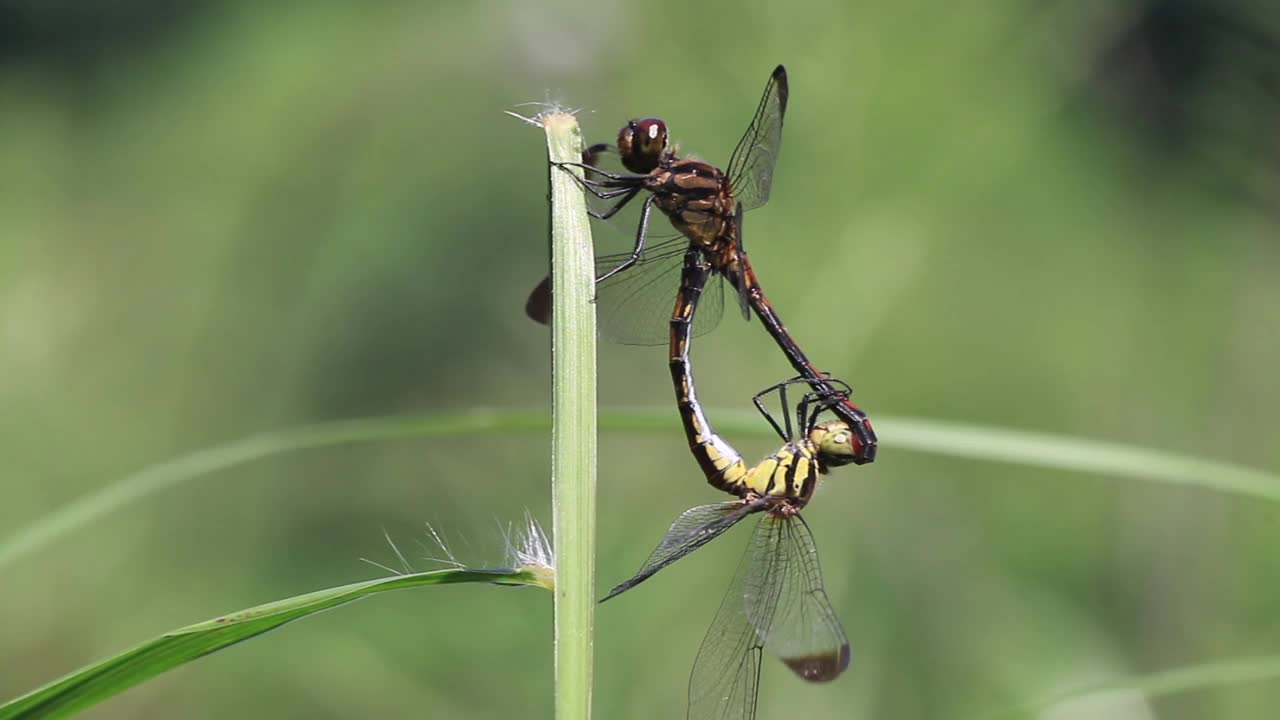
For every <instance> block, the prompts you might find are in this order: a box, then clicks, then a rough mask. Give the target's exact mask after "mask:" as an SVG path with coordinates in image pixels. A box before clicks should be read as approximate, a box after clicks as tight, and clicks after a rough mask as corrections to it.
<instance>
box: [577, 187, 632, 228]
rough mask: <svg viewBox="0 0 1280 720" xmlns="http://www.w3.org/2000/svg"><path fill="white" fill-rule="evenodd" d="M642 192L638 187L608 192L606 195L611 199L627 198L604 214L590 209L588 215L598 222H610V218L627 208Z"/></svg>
mask: <svg viewBox="0 0 1280 720" xmlns="http://www.w3.org/2000/svg"><path fill="white" fill-rule="evenodd" d="M640 190H641V188H638V187H637V188H624V189H621V190H611V191H609V192H607V193H604V195H608V196H609V198H615V197H617V196H619V195H623V196H625V197H623V198H622V199H621V200H619V201H618V202H616V203H614V204H613V207H610V208H609V209H608V210H605V211H604V212H598V211H596V210H592V209H590V208H588V209H587V214H588V215H590V216H591V217H593V218H595V219H597V220H608V219H609V218H611V217H613V216H614V215H617V214H618V211H619V210H621V209H622V208H624V207H626V206H627V203H629V202H631V201H632V200H634V199H635V197H636V195H637V194H639V192H640ZM606 199H608V198H606Z"/></svg>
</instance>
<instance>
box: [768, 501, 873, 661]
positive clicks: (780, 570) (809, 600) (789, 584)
mask: <svg viewBox="0 0 1280 720" xmlns="http://www.w3.org/2000/svg"><path fill="white" fill-rule="evenodd" d="M770 519H772V520H773V522H775V523H777V526H778V527H777V528H776V530H775V531H774V534H775V535H776V536H777V540H776V542H772V543H771V544H770V545H769V546H768V547H765V548H757V549H758V550H761V551H765V552H770V553H776V561H775V562H772V563H771V564H770V567H771V568H772V569H773V576H772V577H771V579H770V580H769V581H768V582H767V584H776V585H778V586H779V587H778V588H777V589H776V590H774V589H772V588H771V587H761V588H758V589H757V590H758V594H759V596H760V597H764V598H770V597H773V596H775V595H776V600H774V601H772V602H768V603H766V604H764V605H761V606H756V605H753V604H752V602H751V597H752V593H751V591H750V590H748V592H747V596H746V597H747V602H746V607H747V614H748V616H750V617H751V620H752V623H753V624H754V625H755V626H756V628H757V631H759V632H761V633H762V637H764V639H765V647H766V648H768V650H769V652H771V653H773V654H774V655H777V656H778V657H779V658H780V659H781V660H782V662H784V663H786V665H787V667H789V668H791V670H792V671H793V672H795V674H797V675H799V676H800V677H801V678H803V679H805V680H809V681H811V682H825V681H828V680H834V679H835V678H836V677H838V676H839V675H840V673H842V672H844V671H845V670H846V669H847V668H848V667H849V640H848V639H847V638H846V637H845V634H844V628H842V627H841V626H840V618H838V617H836V612H835V610H834V609H833V608H832V607H831V600H830V599H829V598H828V597H827V591H826V589H825V588H823V585H822V569H821V567H819V565H818V548H817V546H816V545H815V544H814V542H813V534H812V533H811V532H809V525H808V524H807V523H806V522H805V521H804V518H803V517H801V516H800V515H799V514H796V515H792V516H790V517H787V518H778V519H773V518H772V517H771V518H770ZM757 609H758V610H759V611H760V612H759V614H758V615H757V614H756V612H755V611H756V610H757ZM770 614H772V618H769V615H770Z"/></svg>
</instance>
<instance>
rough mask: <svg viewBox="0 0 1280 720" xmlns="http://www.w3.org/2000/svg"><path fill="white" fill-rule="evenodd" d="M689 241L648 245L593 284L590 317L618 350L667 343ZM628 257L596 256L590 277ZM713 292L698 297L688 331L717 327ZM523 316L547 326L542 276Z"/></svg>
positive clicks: (718, 302) (719, 311) (718, 307)
mask: <svg viewBox="0 0 1280 720" xmlns="http://www.w3.org/2000/svg"><path fill="white" fill-rule="evenodd" d="M688 246H689V241H688V240H687V239H686V238H684V237H683V236H676V237H672V238H669V239H665V240H662V241H659V242H655V243H653V244H651V245H650V246H649V247H648V248H647V249H646V250H645V252H644V254H643V255H641V256H640V260H639V261H637V262H636V263H635V264H634V265H632V266H631V267H629V268H627V269H625V270H622V271H621V272H618V273H617V274H615V275H612V276H610V277H609V278H608V279H606V280H605V281H604V282H601V283H599V284H598V285H596V313H597V316H598V319H599V324H600V332H601V334H602V335H604V336H605V337H606V338H608V339H609V340H611V341H613V342H617V343H621V344H623V345H665V344H666V343H667V341H668V339H669V336H670V333H669V329H670V321H671V311H672V308H673V307H674V303H675V297H676V288H677V287H679V284H680V266H681V261H682V258H683V257H684V253H685V250H686V249H687V248H688ZM630 258H631V253H630V252H625V253H616V254H610V255H600V256H598V257H596V260H595V264H596V276H597V277H598V276H600V275H603V274H605V273H606V272H608V271H610V270H613V269H615V268H617V267H618V266H619V265H621V264H622V263H624V262H626V261H627V260H629V259H630ZM723 306H724V301H723V298H721V297H720V296H719V292H718V288H717V289H716V291H713V292H706V293H704V295H703V302H702V304H701V305H700V306H699V312H698V314H697V315H696V316H695V317H694V327H693V332H694V334H695V335H702V334H704V333H707V332H710V331H711V330H713V329H714V328H715V327H716V325H718V324H719V322H720V317H721V316H722V315H723V312H724V309H723ZM525 314H527V315H528V316H529V317H530V318H532V319H533V320H535V321H537V322H539V323H542V324H543V325H547V324H549V323H550V322H551V278H550V277H545V278H543V279H542V282H540V283H539V284H538V286H537V287H535V288H534V289H533V292H532V293H530V294H529V299H528V301H527V302H526V303H525Z"/></svg>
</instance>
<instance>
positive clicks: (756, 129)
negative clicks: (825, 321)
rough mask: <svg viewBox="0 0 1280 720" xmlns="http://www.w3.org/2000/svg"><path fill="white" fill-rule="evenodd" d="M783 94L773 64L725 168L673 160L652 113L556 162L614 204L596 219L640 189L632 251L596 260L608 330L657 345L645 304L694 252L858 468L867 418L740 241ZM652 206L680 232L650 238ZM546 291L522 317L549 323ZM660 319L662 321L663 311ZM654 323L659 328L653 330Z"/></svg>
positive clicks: (712, 299)
mask: <svg viewBox="0 0 1280 720" xmlns="http://www.w3.org/2000/svg"><path fill="white" fill-rule="evenodd" d="M789 95H790V90H789V85H788V83H787V71H786V68H784V67H783V66H782V65H779V66H778V67H777V68H775V69H774V71H773V73H772V74H771V75H770V76H769V81H768V83H767V84H766V85H765V89H764V94H763V95H762V96H761V98H760V104H759V105H758V106H757V107H756V112H755V115H754V117H753V118H752V120H751V124H750V125H748V126H747V131H746V133H745V134H744V135H743V136H742V138H741V139H740V140H739V141H738V144H737V146H736V147H735V148H734V151H733V154H732V155H731V156H730V158H729V164H728V165H727V166H726V168H727V169H726V170H725V171H723V172H722V171H721V170H720V169H719V168H717V167H716V166H714V165H711V164H710V163H707V162H703V161H701V160H694V159H690V158H682V157H680V155H679V154H678V152H677V150H676V149H674V148H672V147H671V146H670V143H669V133H668V130H667V125H666V123H664V122H663V121H662V120H661V119H659V118H653V117H651V118H644V119H640V120H632V121H630V122H628V123H627V124H626V125H625V126H623V127H622V129H621V130H620V131H619V132H618V139H617V144H616V146H614V147H610V146H608V145H605V144H596V145H593V146H591V147H590V148H588V150H587V151H586V152H585V153H584V162H581V163H562V164H559V167H560V168H561V169H565V170H568V169H571V168H579V169H581V170H583V172H584V175H583V176H582V177H579V176H578V175H577V174H573V173H571V174H572V176H573V177H574V178H575V180H577V182H578V183H579V184H580V185H582V187H583V188H584V189H585V190H586V191H587V192H589V193H591V194H592V195H594V196H595V197H597V198H600V199H601V200H607V201H612V202H613V204H612V205H611V206H609V207H608V208H606V209H603V210H596V209H592V210H590V213H591V215H592V216H593V217H596V218H599V219H602V220H607V219H609V218H611V217H613V216H614V215H616V214H617V213H618V212H619V211H621V210H622V209H623V208H624V207H626V206H627V205H628V204H630V203H631V202H632V201H633V200H635V199H636V198H637V197H639V196H641V195H642V194H643V195H644V201H643V203H642V205H641V209H640V219H639V222H638V224H637V228H636V235H635V242H634V245H633V247H632V249H631V251H630V252H627V253H621V254H617V255H605V256H601V257H598V258H596V267H597V272H598V274H597V276H596V283H597V285H596V287H597V302H598V304H599V306H600V311H601V319H602V325H603V326H604V328H605V334H606V335H607V336H610V337H611V338H612V339H615V340H618V341H621V342H623V343H627V344H639V345H647V344H661V343H662V342H664V341H665V340H666V333H665V332H663V330H664V329H663V328H662V327H661V325H660V324H658V323H654V322H653V319H654V317H655V313H654V312H652V310H653V309H654V308H653V307H650V306H654V305H656V304H658V303H660V302H663V299H665V302H668V303H669V302H670V297H671V294H670V292H664V289H665V288H667V287H668V286H669V284H670V283H669V282H668V281H667V278H669V277H673V276H676V277H678V276H679V275H680V272H679V269H680V268H681V267H682V265H683V262H682V259H683V256H684V254H685V251H686V250H687V249H697V250H698V251H699V252H700V253H701V254H702V256H703V257H704V258H705V259H706V260H707V262H708V263H709V265H710V266H711V268H712V269H713V271H714V273H715V275H717V276H719V277H720V278H723V279H724V280H725V281H727V282H728V284H729V285H730V286H731V287H732V290H733V293H734V296H735V297H736V298H737V304H738V306H739V308H740V309H741V311H742V314H743V317H744V318H746V319H748V320H749V319H750V316H751V313H752V312H754V313H755V315H756V316H757V317H758V318H759V319H760V322H761V324H763V325H764V326H765V329H766V330H767V331H768V332H769V334H770V335H771V336H772V337H773V339H774V342H776V343H777V345H778V346H779V347H780V348H781V349H782V351H783V353H784V354H785V355H786V357H787V360H788V361H789V362H790V363H791V365H792V367H793V368H795V371H796V372H797V373H799V374H800V375H801V376H803V377H805V378H807V379H808V380H809V382H810V384H811V386H812V387H813V389H814V391H815V392H816V393H818V394H819V395H821V396H824V397H828V398H833V399H836V400H837V402H836V403H835V404H834V405H832V407H831V410H832V412H833V413H834V414H835V415H836V416H837V417H838V418H840V419H841V420H843V421H844V422H845V423H846V424H848V426H849V429H850V432H851V433H852V443H853V446H854V449H855V453H854V455H855V457H854V460H853V462H855V463H857V464H859V465H861V464H864V463H869V462H872V461H873V460H875V456H876V447H877V440H876V434H875V430H874V429H873V428H872V426H871V421H870V420H869V419H868V418H867V415H866V413H864V412H863V411H862V410H861V409H860V408H859V407H858V406H857V405H855V404H853V402H851V401H850V400H849V396H848V393H844V392H840V391H838V390H837V389H836V388H834V387H833V386H832V385H831V384H830V383H828V382H827V379H826V375H825V374H824V373H822V372H821V371H819V370H818V369H817V367H816V366H815V365H814V364H813V363H812V362H811V361H810V360H809V358H808V356H806V355H805V353H804V352H803V351H802V350H801V349H800V346H799V345H798V344H797V343H796V341H795V339H794V338H793V337H792V336H791V333H790V331H788V330H787V328H786V325H784V324H783V322H782V320H781V318H780V317H779V316H778V313H777V311H776V310H774V308H773V305H772V303H770V301H769V299H768V297H767V296H766V295H765V293H764V290H763V289H762V288H761V286H760V281H759V279H758V277H757V276H756V273H755V270H754V268H753V267H752V266H751V263H750V261H749V260H748V259H747V252H746V250H745V248H744V247H743V242H742V221H743V215H744V213H746V212H747V211H748V210H752V209H755V208H758V207H760V206H762V205H764V204H765V203H767V202H768V200H769V195H770V192H771V190H772V187H773V172H774V167H775V165H776V163H777V159H778V152H779V149H780V148H781V144H782V124H783V118H784V117H785V115H786V109H787V100H788V97H789ZM607 151H616V152H617V154H618V156H619V158H620V159H621V162H622V165H623V167H624V168H625V169H626V170H627V171H628V172H626V173H613V172H608V171H606V170H603V169H601V168H600V167H598V166H597V165H596V164H595V163H596V162H597V159H598V158H599V157H600V155H601V154H602V153H604V152H607ZM654 208H657V209H658V210H659V211H660V212H662V214H664V215H666V217H667V219H668V220H669V221H670V222H671V225H672V226H673V227H674V228H675V229H676V230H677V231H678V233H679V234H678V235H677V236H675V237H673V238H671V239H668V240H665V241H658V242H651V238H650V237H649V235H650V220H651V217H652V215H653V210H654ZM722 286H723V283H716V284H715V285H714V286H712V287H709V288H708V289H707V291H706V293H705V294H706V299H707V300H708V302H707V304H706V306H705V307H704V308H703V311H702V313H701V317H699V318H698V321H697V323H696V327H694V329H693V331H694V333H695V334H701V333H702V332H707V331H709V330H711V329H712V328H714V327H715V325H716V324H718V322H719V319H720V315H721V312H722V309H723V305H724V302H723V294H724V291H723V289H722ZM550 294H551V285H550V280H549V278H548V279H544V280H543V281H542V283H541V284H539V285H538V286H537V287H536V288H535V289H534V291H533V293H532V294H531V295H530V297H529V301H528V302H527V303H526V305H525V311H526V313H527V314H528V315H529V316H530V317H532V318H533V319H534V320H537V321H539V322H542V323H548V322H549V321H550V307H551V303H550ZM655 297H656V298H658V300H655V299H654V298H655ZM667 307H670V305H668V306H667ZM657 317H660V318H665V317H666V313H661V314H658V315H657ZM655 329H656V330H658V332H656V333H655V332H652V331H653V330H655Z"/></svg>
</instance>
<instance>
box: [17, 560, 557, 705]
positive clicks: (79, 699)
mask: <svg viewBox="0 0 1280 720" xmlns="http://www.w3.org/2000/svg"><path fill="white" fill-rule="evenodd" d="M457 583H498V584H503V585H532V586H539V587H546V584H547V583H546V577H545V576H544V575H542V574H541V573H539V572H538V571H537V569H533V568H530V569H524V568H521V569H500V570H474V569H468V568H457V569H448V570H436V571H433V572H422V573H413V574H409V575H395V576H392V577H387V578H380V579H378V580H369V581H366V582H359V583H352V584H350V585H343V586H340V587H335V588H329V589H327V590H320V591H317V592H313V593H308V594H306V595H299V596H297V597H293V598H289V599H287V600H279V601H276V602H272V603H268V604H266V605H259V606H257V607H252V608H249V609H247V610H241V611H240V612H237V613H232V614H230V615H224V616H223V617H219V618H214V619H212V620H208V621H205V622H202V623H198V624H196V625H190V626H187V627H184V628H179V629H177V630H174V631H172V632H168V633H165V634H164V635H161V636H160V637H158V638H156V639H154V640H151V641H149V642H145V643H143V644H141V645H138V646H136V647H134V648H132V649H129V650H126V651H125V652H122V653H120V654H119V655H116V656H114V657H111V658H108V659H106V660H103V661H101V662H98V663H94V664H93V665H90V666H88V667H85V668H83V669H81V670H79V671H77V672H74V673H72V674H70V675H67V676H66V677H64V678H62V679H60V680H57V681H55V682H52V683H50V684H49V685H46V686H44V687H42V688H40V689H38V690H34V691H32V692H30V693H28V694H26V695H23V696H22V697H19V698H17V699H15V700H12V701H10V702H8V703H5V704H4V705H0V720H35V719H36V718H40V719H41V720H46V719H49V718H60V717H66V716H68V715H71V714H73V713H75V712H78V711H80V710H83V709H85V708H87V707H90V706H91V705H95V704H97V703H99V702H102V701H103V700H105V699H107V698H109V697H111V696H113V695H116V694H118V693H120V692H123V691H124V690H127V689H129V688H131V687H133V686H135V685H138V684H140V683H142V682H144V681H146V680H148V679H150V678H153V677H155V676H157V675H159V674H161V673H163V672H165V671H167V670H171V669H173V668H175V667H178V666H179V665H183V664H186V663H188V662H191V661H192V660H195V659H196V658H200V657H203V656H205V655H208V654H210V653H213V652H216V651H218V650H221V649H223V648H226V647H229V646H231V645H234V644H236V643H238V642H241V641H243V640H248V639H249V638H252V637H255V636H257V635H261V634H263V633H265V632H269V631H271V630H275V629H276V628H278V627H280V626H282V625H285V624H287V623H290V622H293V621H294V620H300V619H302V618H304V617H308V616H310V615H314V614H315V613H318V612H322V611H324V610H329V609H331V608H335V607H338V606H339V605H345V604H347V603H349V602H353V601H355V600H359V599H360V598H363V597H367V596H369V595H374V594H377V593H382V592H388V591H390V590H401V589H404V588H412V587H423V586H428V585H452V584H457Z"/></svg>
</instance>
